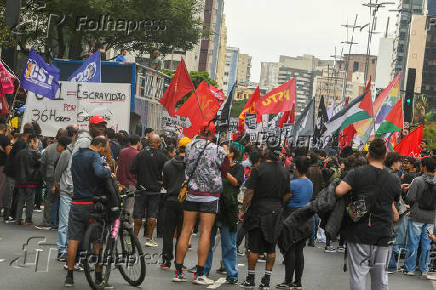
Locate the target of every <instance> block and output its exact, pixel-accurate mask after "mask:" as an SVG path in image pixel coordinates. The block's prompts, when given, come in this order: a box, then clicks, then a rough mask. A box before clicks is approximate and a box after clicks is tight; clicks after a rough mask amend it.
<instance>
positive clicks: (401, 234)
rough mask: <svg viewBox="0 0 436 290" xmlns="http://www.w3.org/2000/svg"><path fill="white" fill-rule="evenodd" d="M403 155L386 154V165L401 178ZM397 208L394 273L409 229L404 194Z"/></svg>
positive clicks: (391, 268)
mask: <svg viewBox="0 0 436 290" xmlns="http://www.w3.org/2000/svg"><path fill="white" fill-rule="evenodd" d="M401 165H402V162H401V156H400V154H399V153H398V152H389V153H388V154H387V155H386V160H385V166H386V169H387V171H389V172H390V173H391V174H392V175H393V176H394V177H395V178H396V179H398V180H399V179H400V178H399V176H398V173H399V172H400V170H401ZM395 208H396V210H397V211H398V216H399V220H398V221H397V222H395V223H394V228H393V230H394V245H393V247H392V255H391V258H390V260H389V265H388V273H390V274H392V273H394V272H395V271H397V268H398V267H397V260H398V257H399V254H400V249H404V248H405V246H406V230H407V221H408V218H407V215H406V214H407V207H406V204H405V203H404V200H403V198H402V196H400V197H399V202H396V203H395Z"/></svg>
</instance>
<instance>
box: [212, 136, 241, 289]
mask: <svg viewBox="0 0 436 290" xmlns="http://www.w3.org/2000/svg"><path fill="white" fill-rule="evenodd" d="M240 155H241V151H239V149H238V147H237V146H236V145H234V144H232V145H230V146H229V147H228V153H227V157H228V159H229V162H230V169H229V172H228V173H227V176H226V178H225V179H223V191H222V193H221V196H220V207H221V210H220V212H219V213H218V214H217V217H216V221H215V225H214V227H213V228H212V232H211V234H210V248H209V256H208V258H207V261H206V264H205V266H204V274H205V275H206V276H209V274H210V270H211V268H212V259H213V248H214V246H215V236H216V234H217V232H218V229H219V230H220V233H221V255H222V263H223V264H224V267H223V268H220V269H219V270H218V272H220V271H221V272H225V273H226V275H227V277H226V282H227V283H228V284H236V283H237V282H238V260H237V248H236V235H237V229H238V194H239V188H240V187H241V185H242V184H243V183H244V168H242V165H241V164H240V163H238V160H240Z"/></svg>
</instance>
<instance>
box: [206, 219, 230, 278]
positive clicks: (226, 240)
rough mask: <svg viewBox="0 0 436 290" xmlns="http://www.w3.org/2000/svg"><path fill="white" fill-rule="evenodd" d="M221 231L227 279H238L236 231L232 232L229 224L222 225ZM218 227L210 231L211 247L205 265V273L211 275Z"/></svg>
mask: <svg viewBox="0 0 436 290" xmlns="http://www.w3.org/2000/svg"><path fill="white" fill-rule="evenodd" d="M219 228H220V233H221V252H222V258H223V264H224V267H225V268H226V271H227V281H238V260H237V252H236V232H235V233H231V232H230V231H229V227H228V226H220V227H219ZM217 230H218V228H217V227H216V226H214V227H213V228H212V231H211V233H210V249H209V256H208V257H207V261H206V265H204V274H205V275H206V276H209V274H210V269H211V268H212V259H213V248H214V246H215V236H216V233H217Z"/></svg>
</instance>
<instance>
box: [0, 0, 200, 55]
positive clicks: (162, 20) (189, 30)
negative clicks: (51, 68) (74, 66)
mask: <svg viewBox="0 0 436 290" xmlns="http://www.w3.org/2000/svg"><path fill="white" fill-rule="evenodd" d="M0 1H1V2H5V0H0ZM200 2H201V1H200V0H117V1H108V0H81V1H77V0H23V5H22V9H21V17H20V18H21V22H20V25H19V29H16V30H17V31H18V32H19V34H14V40H15V41H16V42H17V44H18V45H19V46H20V48H21V49H25V48H26V46H28V45H31V46H33V47H36V48H37V49H38V50H40V51H41V50H42V49H44V50H45V51H46V52H47V51H50V52H51V53H52V54H54V56H57V57H67V58H72V59H77V58H80V57H82V56H84V55H87V52H88V48H89V47H91V46H92V45H93V44H94V43H97V46H99V48H100V47H101V48H103V49H106V50H107V49H110V48H115V49H120V48H127V49H129V50H131V51H135V52H138V53H141V54H142V53H149V52H151V50H152V48H158V49H159V50H160V51H161V52H163V53H166V52H169V51H172V50H174V49H182V50H189V49H191V48H192V47H193V46H194V45H195V44H197V43H198V41H199V39H200V37H201V36H203V35H206V34H207V33H203V26H202V22H201V19H200V17H199V15H200V11H201V8H202V7H201V5H200ZM3 7H4V6H3ZM3 10H4V9H3ZM0 13H1V11H0ZM3 14H4V12H3ZM1 16H3V15H1ZM3 19H4V17H2V21H3ZM1 27H2V26H0V31H1ZM35 28H36V29H35ZM47 36H48V37H47ZM1 39H2V36H0V41H1Z"/></svg>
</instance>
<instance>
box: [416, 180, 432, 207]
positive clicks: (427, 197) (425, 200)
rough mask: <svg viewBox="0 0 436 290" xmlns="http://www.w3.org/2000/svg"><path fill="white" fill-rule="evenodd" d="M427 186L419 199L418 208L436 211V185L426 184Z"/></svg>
mask: <svg viewBox="0 0 436 290" xmlns="http://www.w3.org/2000/svg"><path fill="white" fill-rule="evenodd" d="M425 183H426V186H425V189H424V191H423V192H422V193H421V195H420V197H419V198H418V200H417V201H418V207H419V208H420V209H422V210H435V209H436V184H430V183H428V182H425Z"/></svg>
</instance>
